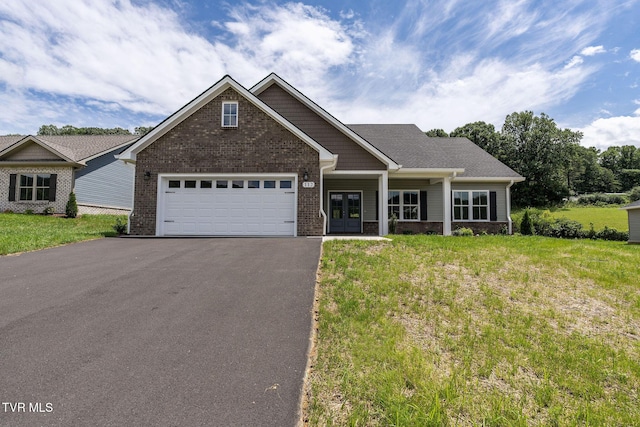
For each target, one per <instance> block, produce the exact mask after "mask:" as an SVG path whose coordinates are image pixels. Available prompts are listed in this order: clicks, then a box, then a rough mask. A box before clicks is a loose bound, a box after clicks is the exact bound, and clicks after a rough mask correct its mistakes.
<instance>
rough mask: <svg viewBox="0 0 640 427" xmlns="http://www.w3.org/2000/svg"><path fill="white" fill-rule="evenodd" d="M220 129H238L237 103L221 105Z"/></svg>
mask: <svg viewBox="0 0 640 427" xmlns="http://www.w3.org/2000/svg"><path fill="white" fill-rule="evenodd" d="M222 127H223V128H237V127H238V103H237V102H223V103H222Z"/></svg>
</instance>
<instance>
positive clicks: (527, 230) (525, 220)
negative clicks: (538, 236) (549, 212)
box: [520, 209, 534, 236]
mask: <svg viewBox="0 0 640 427" xmlns="http://www.w3.org/2000/svg"><path fill="white" fill-rule="evenodd" d="M520 233H521V234H523V235H525V236H531V235H532V234H534V228H533V223H532V222H531V216H530V215H529V209H527V210H526V211H524V216H523V217H522V222H521V223H520Z"/></svg>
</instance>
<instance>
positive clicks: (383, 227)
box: [378, 171, 389, 236]
mask: <svg viewBox="0 0 640 427" xmlns="http://www.w3.org/2000/svg"><path fill="white" fill-rule="evenodd" d="M378 188H379V190H378V191H379V193H378V194H379V196H378V205H379V209H380V213H379V214H378V221H379V224H378V232H379V233H380V235H381V236H386V235H387V234H389V173H388V172H387V171H384V173H383V174H381V175H380V178H378ZM385 194H386V195H387V197H383V196H384V195H385Z"/></svg>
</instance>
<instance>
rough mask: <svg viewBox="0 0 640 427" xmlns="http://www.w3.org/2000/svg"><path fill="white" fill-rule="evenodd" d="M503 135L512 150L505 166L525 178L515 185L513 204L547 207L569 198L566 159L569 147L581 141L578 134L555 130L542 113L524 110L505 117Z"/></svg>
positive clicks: (552, 123)
mask: <svg viewBox="0 0 640 427" xmlns="http://www.w3.org/2000/svg"><path fill="white" fill-rule="evenodd" d="M502 136H503V137H504V138H506V140H507V142H506V143H507V144H512V146H513V149H514V151H515V153H514V154H515V155H514V158H513V160H511V161H510V162H509V163H507V164H509V166H511V167H512V168H513V169H515V170H516V171H517V172H518V173H520V174H521V175H522V176H524V177H525V178H526V181H524V182H522V183H518V184H516V185H515V186H514V189H513V201H514V204H515V205H517V206H527V205H529V206H547V205H550V204H554V203H557V202H559V201H561V200H562V199H563V198H564V197H566V196H568V195H569V188H568V186H567V180H566V170H567V163H566V160H565V159H566V156H567V153H569V152H570V151H571V149H572V144H577V143H579V142H580V139H581V138H582V134H581V133H580V132H574V131H572V130H570V129H560V128H558V126H557V125H556V123H555V122H554V120H553V119H552V118H551V117H549V116H548V115H546V114H544V113H542V114H540V116H535V115H534V114H533V112H532V111H524V112H520V113H512V114H510V115H508V116H507V117H506V119H505V122H504V125H503V126H502Z"/></svg>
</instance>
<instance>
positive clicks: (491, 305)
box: [306, 236, 640, 426]
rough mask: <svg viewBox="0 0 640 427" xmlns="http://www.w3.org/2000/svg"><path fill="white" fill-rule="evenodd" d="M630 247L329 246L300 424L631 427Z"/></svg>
mask: <svg viewBox="0 0 640 427" xmlns="http://www.w3.org/2000/svg"><path fill="white" fill-rule="evenodd" d="M638 265H640V247H638V246H632V245H626V244H624V243H620V242H605V241H590V240H562V239H551V238H543V237H528V236H483V237H457V238H452V237H449V238H447V237H442V236H394V238H393V242H362V241H332V242H327V243H325V244H324V251H323V257H322V260H321V269H320V278H319V280H320V282H319V295H318V298H319V302H318V306H319V307H318V331H317V349H316V350H317V351H316V353H317V360H315V362H314V366H313V369H312V372H311V374H310V392H311V395H310V399H309V402H308V408H307V413H306V417H307V418H308V420H309V423H310V425H353V426H375V425H381V426H414V425H420V426H429V425H433V426H441V425H493V426H518V425H523V426H524V425H640V396H639V395H638V390H640V332H639V331H640V272H639V270H638V267H637V266H638Z"/></svg>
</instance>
